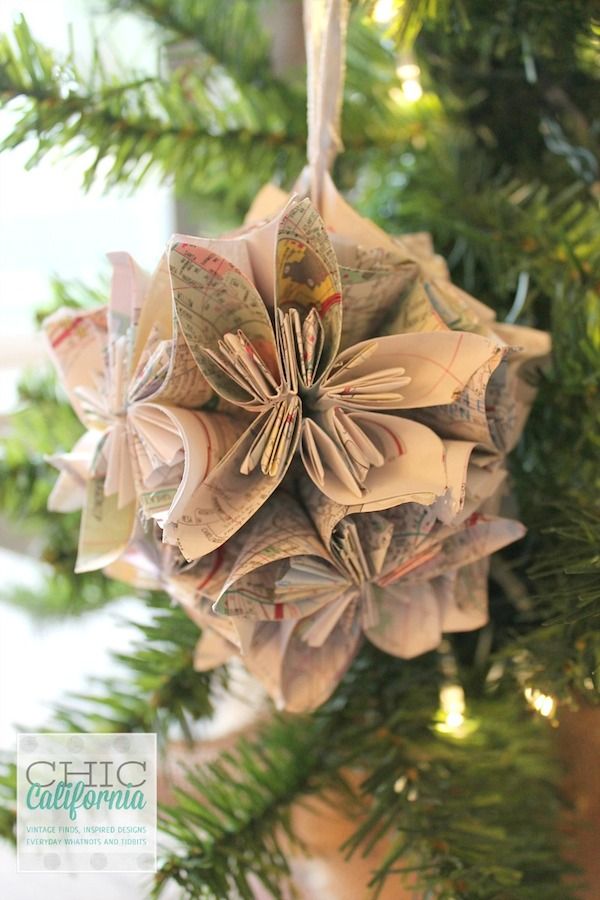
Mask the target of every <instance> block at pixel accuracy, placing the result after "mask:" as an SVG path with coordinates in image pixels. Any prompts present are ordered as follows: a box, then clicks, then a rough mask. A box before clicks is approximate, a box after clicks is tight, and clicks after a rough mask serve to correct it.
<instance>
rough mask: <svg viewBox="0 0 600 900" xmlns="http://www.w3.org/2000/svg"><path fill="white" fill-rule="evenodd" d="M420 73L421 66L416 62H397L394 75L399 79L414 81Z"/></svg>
mask: <svg viewBox="0 0 600 900" xmlns="http://www.w3.org/2000/svg"><path fill="white" fill-rule="evenodd" d="M420 74H421V68H420V66H418V65H417V64H416V63H411V62H405V63H398V65H397V66H396V75H397V76H398V78H399V79H400V81H407V80H408V81H416V80H417V79H418V77H419V75H420Z"/></svg>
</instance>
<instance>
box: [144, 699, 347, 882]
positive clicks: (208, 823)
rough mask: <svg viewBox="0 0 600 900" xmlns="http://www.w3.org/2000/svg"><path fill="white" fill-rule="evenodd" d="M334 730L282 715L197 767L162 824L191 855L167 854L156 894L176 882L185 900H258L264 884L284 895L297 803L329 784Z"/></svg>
mask: <svg viewBox="0 0 600 900" xmlns="http://www.w3.org/2000/svg"><path fill="white" fill-rule="evenodd" d="M327 733H328V728H327V725H326V724H325V725H324V724H322V723H320V722H319V720H318V719H315V720H312V721H311V720H307V719H301V718H298V717H295V718H288V719H279V718H276V719H275V720H274V721H272V722H270V723H269V724H268V725H267V726H266V727H264V728H263V729H262V730H261V731H260V733H259V735H258V736H257V737H256V738H254V739H252V740H248V739H245V738H244V739H242V740H240V741H238V743H237V744H236V747H235V749H234V750H233V751H231V752H227V753H224V754H222V755H221V757H220V759H219V760H218V761H217V762H215V763H210V764H208V765H207V766H205V767H204V768H202V769H196V770H190V771H189V772H188V787H187V789H186V790H185V791H184V790H177V791H176V803H175V804H174V805H172V806H170V807H168V808H166V809H165V810H164V812H163V818H162V823H161V826H162V829H163V830H164V831H165V832H166V833H167V834H168V835H169V836H170V837H171V838H173V839H175V840H176V841H177V842H178V843H179V844H180V846H182V847H184V848H185V854H184V855H180V854H179V853H177V852H175V853H170V854H168V855H167V857H166V859H165V860H164V862H163V863H162V865H161V867H160V870H159V873H158V876H157V881H156V894H157V895H158V894H160V893H161V891H162V889H163V888H164V886H165V885H166V884H167V882H168V881H170V880H173V881H175V882H176V883H177V884H178V885H179V886H180V887H181V888H182V889H183V891H184V896H185V897H189V898H195V897H214V898H224V897H233V896H239V897H241V898H244V900H252V898H253V897H254V891H253V886H252V882H253V881H254V883H256V881H259V882H260V883H261V884H262V885H263V886H264V887H265V888H266V889H267V890H268V891H269V892H270V893H271V894H272V895H273V896H274V897H281V896H282V894H281V891H282V889H283V886H284V884H285V883H286V881H287V880H288V879H289V876H290V869H289V862H288V853H289V844H288V847H287V848H284V842H291V844H292V845H293V844H297V838H296V837H295V835H294V833H293V832H292V829H291V821H290V806H291V804H292V802H293V801H294V800H296V799H297V798H298V796H299V795H302V796H303V797H306V796H307V795H310V794H313V793H315V792H316V791H318V790H319V788H320V787H321V785H322V783H323V780H324V773H325V771H326V770H327V768H328V765H329V763H328V762H325V760H324V759H323V756H322V751H323V748H324V746H325V739H326V734H327ZM338 787H339V785H338Z"/></svg>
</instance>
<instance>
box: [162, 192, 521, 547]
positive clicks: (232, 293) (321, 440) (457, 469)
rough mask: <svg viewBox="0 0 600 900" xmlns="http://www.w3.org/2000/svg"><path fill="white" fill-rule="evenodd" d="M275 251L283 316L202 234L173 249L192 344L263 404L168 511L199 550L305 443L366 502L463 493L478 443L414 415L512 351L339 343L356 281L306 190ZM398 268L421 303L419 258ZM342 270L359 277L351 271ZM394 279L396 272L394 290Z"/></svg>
mask: <svg viewBox="0 0 600 900" xmlns="http://www.w3.org/2000/svg"><path fill="white" fill-rule="evenodd" d="M263 234H264V235H267V236H268V235H271V236H272V235H273V229H272V228H271V229H266V228H265V229H264V232H263ZM222 243H224V242H222ZM221 249H222V247H221ZM265 252H266V251H265ZM271 257H272V258H274V259H275V272H274V279H273V280H274V290H273V298H274V300H273V308H272V318H273V320H274V322H272V320H271V317H270V315H269V309H268V305H269V301H268V299H263V297H261V295H260V294H259V292H258V290H257V288H256V286H255V285H254V284H253V282H252V281H251V280H250V278H249V277H248V276H247V275H245V274H244V273H243V272H242V271H241V270H240V269H238V268H237V267H236V266H235V265H233V263H232V262H230V261H229V260H228V259H227V258H226V257H225V256H223V255H221V253H217V252H215V250H214V249H212V248H207V247H203V246H201V245H200V243H199V242H198V241H194V243H187V242H175V243H173V245H172V247H171V252H170V269H171V276H172V283H173V296H174V303H175V308H176V311H177V317H178V320H179V325H180V328H181V331H182V333H183V334H184V335H185V338H186V340H187V342H188V345H189V348H190V350H191V352H192V354H193V356H194V358H195V359H196V361H197V363H198V366H199V368H200V370H201V371H202V373H203V375H204V377H205V378H206V380H207V382H208V383H209V384H210V385H211V387H212V388H213V389H214V391H215V392H216V394H218V395H219V396H220V397H222V398H224V400H225V401H227V402H228V403H230V404H232V405H235V406H237V407H239V408H240V410H244V411H245V412H248V411H249V412H251V413H252V414H253V419H252V421H251V422H250V424H249V425H248V428H247V429H246V431H245V432H244V433H243V434H242V436H241V437H240V439H239V440H238V442H237V443H236V444H235V446H233V447H232V449H231V450H230V452H229V453H228V454H227V455H226V456H225V457H224V458H223V459H222V460H221V461H220V462H219V463H218V464H217V465H216V466H215V467H214V468H213V469H212V470H211V472H210V473H209V474H208V475H207V477H206V478H205V479H204V480H203V481H202V483H201V484H199V485H198V488H197V490H196V491H195V492H194V494H193V495H192V496H191V497H190V498H189V504H188V507H187V508H186V509H185V510H183V508H182V507H181V506H180V511H181V515H180V517H179V518H178V519H177V518H176V517H175V516H173V515H172V514H170V515H169V516H168V517H167V518H166V521H165V525H164V536H165V540H166V541H167V542H168V543H176V544H177V545H178V546H179V548H180V549H181V551H182V553H183V555H184V556H185V557H186V559H189V560H193V559H197V558H199V557H201V556H203V555H204V554H207V553H210V552H211V551H212V550H213V549H215V547H218V546H220V545H221V544H223V543H224V542H225V541H226V540H227V539H228V538H229V537H231V536H232V535H233V534H235V532H236V531H238V530H239V528H240V527H241V526H242V525H244V524H245V522H247V521H249V520H250V519H251V518H252V516H253V515H254V514H255V513H256V512H257V510H258V509H260V507H261V506H262V505H263V503H264V502H265V501H266V500H267V498H268V497H269V496H270V495H271V494H272V493H273V492H274V491H275V490H276V488H277V487H278V485H279V484H280V483H281V482H282V480H283V478H284V476H285V474H286V472H287V471H288V469H289V468H290V465H291V463H292V460H293V459H294V456H295V455H298V456H299V458H300V460H301V461H302V464H303V466H304V469H305V471H306V473H307V474H308V476H309V477H310V478H311V479H312V481H313V483H314V484H315V486H316V487H317V488H318V489H319V490H320V491H321V492H322V493H323V494H325V495H326V496H327V497H329V498H331V499H332V500H334V501H336V502H338V503H344V504H347V505H355V506H356V507H357V508H360V509H362V510H378V509H386V508H389V507H391V506H395V505H397V504H399V503H406V502H409V501H413V502H419V503H423V504H431V503H433V502H434V501H435V500H436V498H438V497H441V496H443V495H446V494H447V493H448V492H450V493H451V494H453V495H454V496H455V497H460V496H461V494H462V492H463V490H464V473H465V470H466V465H467V461H468V457H469V455H470V453H471V450H472V449H473V443H472V442H471V443H469V442H468V441H465V442H461V441H453V442H452V446H448V445H447V444H446V443H445V442H444V441H443V440H441V439H440V436H438V435H437V434H436V433H435V431H434V430H432V429H431V428H429V427H424V426H423V424H422V423H419V422H416V421H414V419H413V418H411V416H412V415H413V414H414V413H415V411H417V410H421V409H426V408H429V407H434V408H437V407H439V406H440V405H442V406H443V405H447V404H451V403H452V402H453V401H455V400H456V398H458V397H459V396H460V395H461V392H462V391H463V390H465V389H466V388H467V386H468V385H470V384H472V383H473V379H474V378H478V379H479V380H478V386H477V387H474V388H473V390H474V391H479V392H480V393H481V391H482V390H483V389H484V388H485V384H486V382H487V379H488V378H489V374H490V372H491V371H492V370H493V369H494V368H495V367H496V366H497V365H498V363H499V362H500V360H501V359H502V357H503V355H504V353H505V348H504V347H503V346H501V343H500V342H498V340H497V339H495V338H489V337H484V336H481V335H478V334H471V333H466V332H457V331H450V330H449V329H447V330H446V331H445V332H441V331H439V332H436V333H424V332H412V331H410V330H408V329H406V330H405V333H390V334H387V335H384V336H377V335H372V336H370V337H368V338H367V339H366V340H363V341H360V342H359V343H357V344H353V345H351V346H347V347H346V348H345V349H343V350H341V351H340V347H341V341H342V335H343V332H344V316H345V309H346V308H345V293H343V291H342V279H341V277H340V270H339V267H338V264H337V261H336V258H335V253H334V250H333V247H332V245H331V242H330V240H329V237H328V235H327V233H326V231H325V229H324V227H323V224H322V222H321V220H320V217H319V216H318V214H317V213H316V212H315V210H314V208H313V207H312V205H311V203H310V201H308V200H304V201H302V202H299V203H294V202H291V203H290V204H289V205H288V206H287V207H286V209H285V210H284V212H283V213H282V214H281V215H280V217H279V219H278V228H277V232H276V241H275V244H274V246H273V247H272V248H271ZM399 268H400V270H402V273H403V274H402V279H401V284H402V288H403V289H402V290H401V292H400V295H398V294H396V296H395V304H396V306H397V307H398V308H400V307H402V306H403V304H405V303H407V304H408V306H410V305H411V297H410V293H411V291H413V290H414V277H416V275H417V273H418V269H417V268H416V267H415V266H414V264H413V265H412V270H413V280H410V279H408V278H407V277H406V271H405V270H406V266H405V264H404V263H403V262H402V263H400V266H399ZM345 274H346V280H347V282H348V283H350V284H351V283H352V278H353V273H352V272H351V271H349V270H346V271H345ZM359 275H360V273H358V275H357V276H356V278H355V283H357V281H358V276H359ZM389 281H390V279H389V276H387V275H386V282H387V284H388V290H389ZM392 281H393V279H392ZM363 284H364V281H363ZM350 294H351V296H354V297H356V296H357V295H355V294H352V291H350ZM387 294H388V292H387V291H386V305H387V307H388V311H389V310H390V309H391V306H390V302H389V297H388V295H387ZM373 300H375V298H373ZM354 312H356V311H355V310H354ZM394 315H396V310H395V309H394ZM359 318H362V317H361V316H359ZM349 321H350V330H351V331H352V332H353V333H358V331H361V330H362V328H361V329H357V328H356V327H355V326H356V324H357V319H356V318H355V316H354V315H353V309H352V306H351V307H350V310H349ZM363 326H364V321H363ZM399 412H401V413H402V415H398V414H397V413H399ZM450 457H451V459H450Z"/></svg>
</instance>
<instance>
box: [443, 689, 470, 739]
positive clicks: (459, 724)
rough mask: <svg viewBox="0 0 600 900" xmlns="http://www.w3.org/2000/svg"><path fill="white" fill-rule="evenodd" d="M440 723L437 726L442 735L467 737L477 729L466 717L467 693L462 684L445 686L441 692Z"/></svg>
mask: <svg viewBox="0 0 600 900" xmlns="http://www.w3.org/2000/svg"><path fill="white" fill-rule="evenodd" d="M439 718H440V721H438V723H437V725H436V726H435V729H436V731H439V732H440V733H441V734H450V735H452V737H458V738H462V737H466V736H467V735H468V734H470V733H471V732H472V731H473V730H474V729H475V728H476V727H477V725H476V723H475V722H474V721H471V720H468V719H467V718H466V717H465V692H464V691H463V689H462V687H461V686H460V684H445V685H444V686H443V687H442V689H441V691H440V712H439Z"/></svg>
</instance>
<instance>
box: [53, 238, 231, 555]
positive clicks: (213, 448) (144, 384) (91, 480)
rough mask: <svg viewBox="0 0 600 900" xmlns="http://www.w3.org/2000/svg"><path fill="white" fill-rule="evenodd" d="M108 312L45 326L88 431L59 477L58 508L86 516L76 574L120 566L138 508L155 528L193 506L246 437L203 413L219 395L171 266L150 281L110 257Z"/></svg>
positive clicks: (57, 459)
mask: <svg viewBox="0 0 600 900" xmlns="http://www.w3.org/2000/svg"><path fill="white" fill-rule="evenodd" d="M110 259H111V262H112V264H113V279H112V286H111V296H110V302H109V304H108V306H107V307H103V308H100V309H95V310H91V311H83V312H82V311H75V310H72V309H61V310H59V311H58V312H56V313H54V314H53V315H52V316H50V317H49V318H48V319H47V320H46V322H45V331H46V335H47V338H48V343H49V347H50V353H51V356H52V359H53V361H54V363H55V365H56V368H57V369H58V372H59V375H60V377H61V380H62V383H63V385H64V387H65V389H66V391H67V394H68V396H69V399H70V401H71V403H72V405H73V408H74V409H75V411H76V413H77V415H78V416H79V418H80V420H81V422H82V424H83V425H84V426H85V428H86V429H87V431H86V433H85V434H84V435H83V437H82V438H81V439H80V440H79V441H78V442H77V444H76V445H75V447H74V448H73V451H71V452H70V453H66V454H64V455H62V456H54V457H52V458H51V461H52V462H54V463H55V465H57V467H58V468H59V469H60V470H61V475H60V476H59V479H58V481H57V484H56V486H55V488H54V491H53V493H52V495H51V498H50V508H53V509H58V510H61V511H64V510H67V509H73V508H75V507H76V506H77V504H79V505H82V506H83V514H82V524H81V531H80V542H79V553H78V560H77V571H80V572H81V571H87V570H90V569H96V568H102V567H104V566H107V565H109V564H110V563H112V562H114V561H115V560H116V559H118V558H119V556H120V555H121V554H122V553H123V552H124V550H125V548H126V547H127V545H128V544H129V542H130V541H131V540H132V537H133V533H134V530H135V527H136V521H137V513H138V509H140V510H141V512H142V513H143V514H144V516H146V517H157V518H158V519H159V520H160V519H161V518H162V517H163V516H165V515H167V514H168V513H169V510H171V509H177V506H178V504H179V503H180V502H181V500H182V499H183V501H184V502H185V494H186V491H189V490H191V489H192V488H195V487H196V485H197V483H198V482H199V481H201V480H202V478H204V477H205V475H206V473H207V472H208V471H210V468H211V467H212V466H214V465H215V463H216V462H218V460H219V459H220V458H221V456H223V454H224V453H225V452H226V451H227V450H228V449H229V447H230V446H231V444H233V443H234V442H235V440H236V438H237V437H238V435H239V433H240V430H241V428H242V423H240V422H239V421H236V420H235V419H233V418H231V417H230V416H227V415H226V414H223V413H219V412H203V411H199V410H197V409H196V407H199V406H201V405H203V404H206V403H207V401H209V400H210V399H211V397H212V390H211V388H210V386H209V385H208V383H207V382H206V380H205V379H204V377H203V376H202V374H201V372H200V371H199V370H198V367H197V366H196V364H195V362H194V360H193V359H192V357H191V356H190V352H189V350H188V347H187V344H186V342H185V340H184V339H183V337H182V335H181V333H180V331H179V329H178V326H177V320H176V319H175V318H174V316H173V308H172V302H171V295H170V283H169V274H168V270H167V268H166V261H165V259H163V260H162V261H161V264H160V265H159V267H158V269H157V271H156V272H155V274H154V276H153V277H152V278H151V279H148V278H147V276H146V275H145V274H144V273H143V272H142V271H141V270H140V269H139V268H138V267H137V266H136V264H135V263H134V262H133V260H132V259H131V258H130V257H129V256H128V255H127V254H124V253H118V254H111V256H110Z"/></svg>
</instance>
